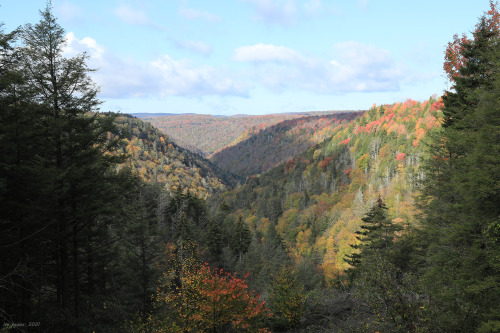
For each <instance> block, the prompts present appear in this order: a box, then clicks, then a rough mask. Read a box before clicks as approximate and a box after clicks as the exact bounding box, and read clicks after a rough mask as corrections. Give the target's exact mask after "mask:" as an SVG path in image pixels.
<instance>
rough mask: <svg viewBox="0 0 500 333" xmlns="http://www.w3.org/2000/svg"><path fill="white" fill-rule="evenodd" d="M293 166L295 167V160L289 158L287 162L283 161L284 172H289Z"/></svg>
mask: <svg viewBox="0 0 500 333" xmlns="http://www.w3.org/2000/svg"><path fill="white" fill-rule="evenodd" d="M294 167H295V162H294V161H293V160H289V161H288V162H286V163H285V168H284V171H285V173H289V172H290V171H292V170H293V168H294Z"/></svg>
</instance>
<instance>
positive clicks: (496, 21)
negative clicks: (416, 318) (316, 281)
mask: <svg viewBox="0 0 500 333" xmlns="http://www.w3.org/2000/svg"><path fill="white" fill-rule="evenodd" d="M490 7H491V8H490V11H488V12H487V13H486V14H485V15H484V16H483V17H482V18H481V19H480V21H479V23H478V25H477V26H476V30H475V31H474V33H473V39H472V40H468V39H465V40H466V42H464V43H462V44H463V48H461V49H458V50H457V52H458V57H459V58H461V59H464V60H465V61H464V62H462V63H460V64H459V66H457V69H456V71H455V72H454V73H453V76H452V77H451V79H452V81H454V83H455V86H454V90H455V92H447V95H446V97H445V98H444V99H443V101H444V110H443V112H444V115H445V123H444V125H445V128H444V129H443V132H442V140H440V142H438V143H436V144H435V146H434V148H433V154H434V155H435V157H434V159H432V160H431V161H430V163H429V167H428V170H427V180H426V182H425V184H424V185H425V186H424V194H425V197H424V198H425V206H424V211H425V219H424V220H423V221H422V224H423V228H422V232H421V236H420V237H421V239H422V243H426V244H427V246H426V250H427V256H426V263H425V266H424V267H425V268H424V269H423V272H422V273H421V274H423V279H422V282H423V286H424V288H425V290H426V292H427V293H428V294H430V295H431V304H430V305H431V310H432V311H430V313H432V315H431V316H430V317H431V320H430V323H431V325H433V327H435V328H437V329H438V330H439V329H441V330H448V331H455V332H471V331H476V330H477V331H480V332H493V331H495V330H498V329H499V328H500V320H499V319H498V318H499V316H500V313H499V312H498V299H499V298H500V288H499V287H498V286H499V285H500V280H499V276H500V265H499V264H498V258H499V254H500V249H499V246H500V243H499V242H498V239H499V236H500V233H499V230H500V228H499V227H498V225H499V224H498V216H500V210H499V205H498V203H499V202H500V195H499V174H500V173H499V168H498V165H499V162H500V161H499V156H500V154H499V153H500V146H499V142H500V120H499V114H500V112H499V109H498V105H499V104H498V103H499V100H500V75H499V73H500V33H499V29H498V27H499V25H500V15H499V13H498V10H497V5H495V4H494V3H493V2H490Z"/></svg>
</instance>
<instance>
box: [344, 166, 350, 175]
mask: <svg viewBox="0 0 500 333" xmlns="http://www.w3.org/2000/svg"><path fill="white" fill-rule="evenodd" d="M351 172H352V168H351V167H349V168H347V169H345V170H344V175H346V176H350V175H351Z"/></svg>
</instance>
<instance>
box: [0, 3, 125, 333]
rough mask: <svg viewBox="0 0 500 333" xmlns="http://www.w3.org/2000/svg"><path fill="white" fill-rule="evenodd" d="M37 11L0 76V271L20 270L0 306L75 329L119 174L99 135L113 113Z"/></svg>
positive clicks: (104, 136)
mask: <svg viewBox="0 0 500 333" xmlns="http://www.w3.org/2000/svg"><path fill="white" fill-rule="evenodd" d="M40 13H41V20H40V22H39V23H37V24H35V25H31V24H28V25H26V26H25V27H23V29H21V32H20V40H21V42H22V45H21V46H20V47H19V48H16V49H15V50H14V51H15V54H16V58H14V57H11V58H10V60H12V61H14V60H15V64H14V62H12V61H11V62H10V65H9V66H8V68H9V70H8V71H6V72H3V73H2V76H3V77H2V79H3V78H4V77H5V78H7V77H10V78H11V79H10V82H7V81H4V80H2V81H3V82H2V84H4V83H5V86H3V87H2V95H3V96H2V97H5V98H2V103H4V102H5V104H4V105H2V106H5V109H4V108H2V118H1V119H2V124H1V127H2V129H6V132H5V134H6V135H8V136H6V137H3V138H2V140H4V139H5V140H6V141H5V142H2V153H5V154H2V155H3V156H2V159H3V160H4V161H5V165H2V171H1V178H2V184H3V185H4V186H5V188H4V189H3V190H2V199H3V197H4V195H5V196H6V197H7V200H5V201H3V200H2V206H3V207H2V208H5V209H2V210H1V211H2V219H1V221H2V229H3V230H2V231H5V230H6V231H7V232H8V233H9V234H10V235H11V236H12V237H13V239H11V240H10V241H8V242H6V243H5V244H2V248H3V249H2V252H3V251H6V253H9V255H11V256H10V259H9V261H10V263H9V265H7V266H5V267H7V268H6V270H8V269H9V268H12V267H13V266H12V264H13V263H15V262H17V263H18V264H17V265H18V267H23V270H24V272H26V274H22V276H23V281H22V282H20V283H16V285H17V286H18V287H16V288H13V289H9V290H8V291H7V292H6V293H7V294H6V295H2V297H1V298H2V304H1V305H2V308H8V309H9V311H12V313H11V314H12V315H13V317H12V318H11V319H13V320H18V321H22V320H25V321H26V320H28V318H31V319H29V320H31V321H33V320H35V319H37V318H38V319H39V320H40V321H43V322H44V323H45V324H44V325H45V328H44V329H45V330H48V331H54V332H55V331H58V330H59V331H66V332H69V331H80V330H82V329H83V327H88V323H89V321H88V320H86V319H84V318H83V316H86V315H89V314H90V313H91V310H90V309H95V308H96V307H97V308H98V307H101V306H102V303H100V304H99V302H102V299H103V298H102V297H101V296H103V295H104V294H105V291H106V288H107V286H106V283H105V281H106V277H105V275H106V274H108V273H107V272H106V266H107V265H108V264H109V262H110V258H111V256H109V255H106V253H107V249H109V244H111V243H113V233H114V231H113V228H112V227H111V224H112V222H113V218H114V216H115V215H117V210H116V207H118V202H119V201H120V198H121V196H122V194H123V193H124V192H126V191H127V186H128V185H129V182H128V181H127V177H121V176H119V175H118V174H117V173H116V172H115V166H116V163H118V162H122V161H123V157H122V156H119V154H117V153H116V151H115V147H116V144H117V142H118V141H119V139H120V135H112V136H110V137H111V138H112V139H110V137H108V133H111V132H114V133H116V131H115V129H114V125H113V120H114V118H113V117H112V116H107V115H104V114H101V113H99V112H98V111H99V109H98V106H99V104H100V101H99V100H98V99H97V97H96V94H97V92H98V88H97V87H96V86H95V84H94V83H93V82H92V80H91V78H90V76H89V75H90V72H91V71H92V70H90V69H89V68H88V67H87V65H86V60H87V56H86V55H85V54H83V55H79V56H76V57H74V58H66V57H64V55H63V48H64V46H65V43H66V39H65V36H64V29H63V28H62V27H61V26H60V25H59V24H58V23H57V20H56V19H55V17H54V16H53V14H52V8H51V5H50V2H49V3H48V5H47V7H46V8H45V9H44V10H43V11H41V12H40ZM3 41H4V36H2V44H3V45H2V47H3V50H5V51H8V44H6V43H4V42H3ZM9 52H10V51H9ZM12 54H13V55H14V53H12ZM2 60H3V61H7V60H8V59H7V58H2ZM10 60H9V61H10ZM5 68H6V69H7V67H5ZM4 74H5V76H4ZM4 93H5V94H4ZM9 98H11V99H10V100H8V99H9ZM12 98H14V99H12ZM4 110H5V111H6V112H5V113H4ZM4 143H6V144H7V146H6V147H7V149H6V150H4V148H3V147H4V145H3V144H4ZM122 175H125V174H122ZM4 179H6V181H5V182H4V181H3V180H4ZM3 185H2V186H3ZM4 205H5V206H4ZM97 249H99V251H97ZM2 257H3V253H2ZM19 264H21V266H19ZM14 269H15V266H14ZM2 270H3V267H2ZM2 274H4V272H2ZM16 276H21V274H16ZM97 286H100V288H101V290H97ZM3 291H4V292H5V290H3ZM98 294H99V295H98ZM100 297H101V298H100ZM97 298H100V299H101V301H98V302H97V303H94V301H95V300H96V299H97ZM18 300H21V301H18ZM84 300H85V301H84ZM4 301H5V303H4ZM97 304H99V305H97Z"/></svg>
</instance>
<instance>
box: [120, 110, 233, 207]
mask: <svg viewBox="0 0 500 333" xmlns="http://www.w3.org/2000/svg"><path fill="white" fill-rule="evenodd" d="M115 122H116V124H117V127H118V133H122V134H123V135H126V138H125V139H124V140H123V142H122V143H121V151H122V152H125V153H126V154H128V155H129V157H130V158H129V159H128V160H127V161H126V162H125V163H124V164H123V165H124V166H129V167H131V168H132V169H133V170H134V171H136V172H137V173H138V174H139V175H140V177H141V178H142V179H143V180H145V181H148V182H157V183H160V184H162V185H164V186H165V187H166V189H167V190H168V191H170V192H176V191H177V190H178V189H180V188H189V189H190V191H191V192H192V193H193V194H195V195H197V196H200V197H204V198H206V197H207V196H208V195H209V194H211V193H215V192H221V191H223V190H226V189H227V188H228V187H229V186H234V185H236V184H237V183H238V182H239V181H240V179H239V178H238V177H237V176H234V175H233V174H231V173H230V172H226V171H223V170H222V169H220V168H218V167H217V166H215V165H214V164H212V163H211V162H210V161H208V160H206V159H204V158H203V157H201V156H199V155H197V154H194V153H191V152H189V151H188V150H185V149H183V148H181V147H179V146H178V145H177V144H176V143H174V142H173V141H172V140H171V139H170V138H169V137H168V136H166V135H164V134H162V133H161V132H160V131H159V130H158V129H156V128H154V127H153V126H151V124H149V123H146V122H143V121H142V120H140V119H137V118H134V117H131V116H128V115H120V116H119V117H117V119H116V120H115Z"/></svg>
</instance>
